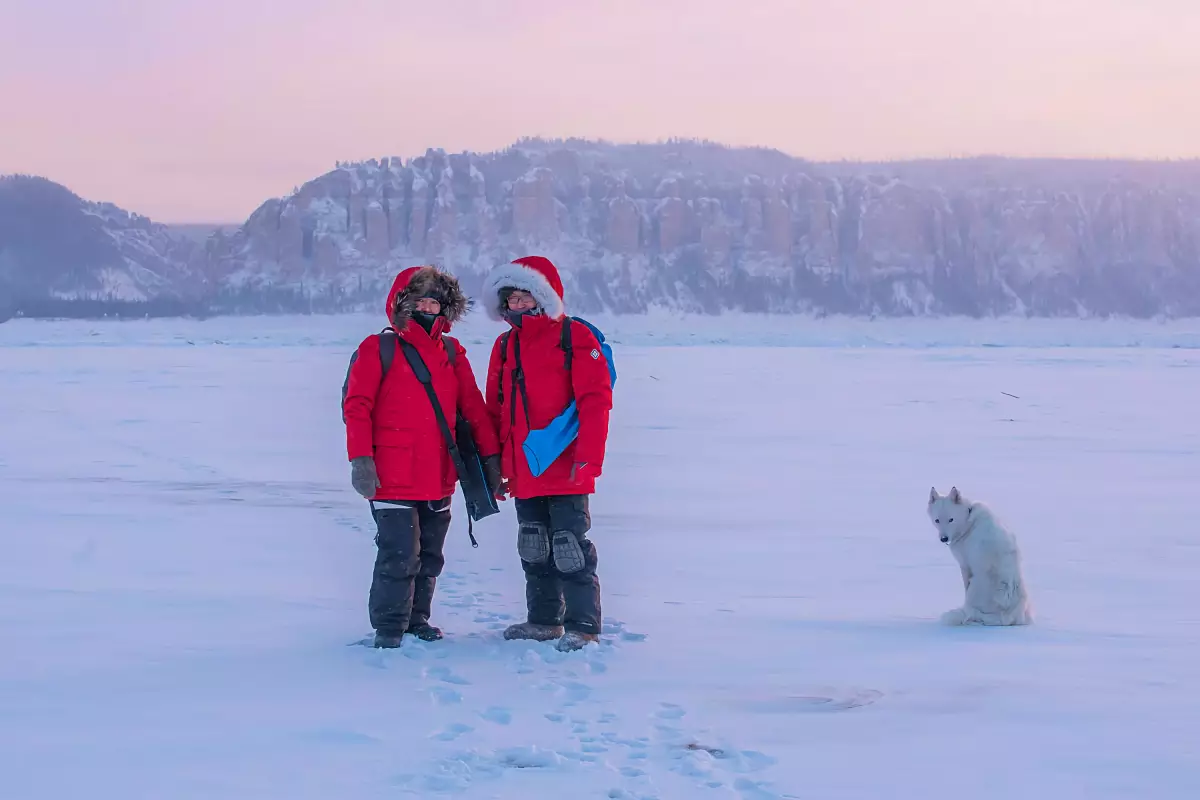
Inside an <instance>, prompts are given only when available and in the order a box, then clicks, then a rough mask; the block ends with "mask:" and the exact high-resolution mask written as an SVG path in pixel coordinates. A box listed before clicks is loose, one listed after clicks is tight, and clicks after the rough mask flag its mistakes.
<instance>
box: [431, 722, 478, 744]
mask: <svg viewBox="0 0 1200 800" xmlns="http://www.w3.org/2000/svg"><path fill="white" fill-rule="evenodd" d="M473 730H475V729H474V728H472V727H471V726H470V725H464V724H462V723H461V722H455V723H452V724H450V725H447V726H446V727H445V729H444V730H443V731H442V732H441V733H435V734H434V735H433V738H434V739H436V740H438V741H439V742H452V741H454V740H455V739H457V738H458V737H460V736H462V735H463V734H466V733H470V732H471V731H473Z"/></svg>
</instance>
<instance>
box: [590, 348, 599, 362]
mask: <svg viewBox="0 0 1200 800" xmlns="http://www.w3.org/2000/svg"><path fill="white" fill-rule="evenodd" d="M599 358H600V351H599V350H595V349H593V350H592V360H597V359H599Z"/></svg>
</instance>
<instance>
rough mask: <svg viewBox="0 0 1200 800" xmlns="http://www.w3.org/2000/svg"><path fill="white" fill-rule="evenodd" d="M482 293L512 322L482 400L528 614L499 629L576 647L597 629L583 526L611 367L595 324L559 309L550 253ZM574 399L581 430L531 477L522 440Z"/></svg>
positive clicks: (525, 262)
mask: <svg viewBox="0 0 1200 800" xmlns="http://www.w3.org/2000/svg"><path fill="white" fill-rule="evenodd" d="M482 294H483V300H482V302H484V303H486V308H487V310H488V313H489V315H490V316H491V317H492V318H493V319H496V320H504V321H506V322H507V323H508V325H509V326H510V330H508V331H506V332H505V333H503V334H501V336H500V337H499V338H498V339H497V340H496V344H495V346H494V347H493V348H492V355H491V361H490V364H489V366H488V377H487V405H488V411H489V412H490V413H491V416H492V419H493V420H494V422H495V424H496V428H497V430H498V431H499V434H500V443H501V466H500V468H501V472H502V474H503V477H504V478H505V479H506V480H507V491H509V492H511V494H512V496H513V498H514V500H515V504H516V510H517V526H518V533H517V553H518V555H519V556H520V558H521V566H522V568H523V569H524V572H525V602H526V607H527V610H528V618H527V621H526V622H523V623H520V624H517V625H513V626H511V627H509V628H508V629H507V630H506V631H505V633H504V636H505V638H507V639H535V640H538V641H546V640H549V639H555V638H557V639H558V640H559V641H558V648H559V649H560V650H576V649H579V648H581V647H583V646H585V645H587V644H588V643H590V642H595V641H598V639H599V634H600V580H599V578H598V577H597V576H596V564H597V557H596V546H595V544H594V543H592V542H591V541H590V540H589V539H588V537H587V533H588V531H589V530H590V529H591V513H590V510H589V499H590V496H591V495H592V494H594V493H595V490H596V479H597V478H598V477H600V474H601V472H602V468H603V465H604V452H605V446H606V443H607V439H608V417H609V412H610V411H611V409H612V387H611V385H610V382H609V380H610V379H609V373H608V364H607V363H606V361H605V359H604V354H603V352H602V351H601V349H600V343H599V342H598V341H597V340H596V336H595V335H594V334H593V333H592V331H591V330H590V329H589V328H588V327H587V326H586V325H584V324H582V323H580V322H576V321H574V320H571V319H570V318H568V317H566V316H565V313H564V311H565V306H564V302H563V287H562V281H561V280H560V279H559V275H558V270H557V268H555V266H554V264H553V263H551V261H550V260H549V259H547V258H543V257H542V256H528V257H526V258H519V259H517V260H516V261H513V262H512V263H510V264H504V265H501V266H498V267H496V268H495V269H493V270H492V271H491V273H489V275H488V276H487V278H486V279H485V281H484V288H483V293H482ZM568 325H569V326H571V327H570V330H569V331H564V326H568ZM564 333H568V334H569V336H565V335H564ZM568 341H569V349H564V348H565V347H566V346H567V342H568ZM568 352H569V354H570V357H569V358H568V357H567V355H568ZM572 399H574V400H575V404H576V408H577V409H578V411H579V435H578V436H577V437H576V439H575V441H573V442H572V443H571V444H570V445H568V446H567V448H566V450H565V451H564V452H563V454H562V455H561V456H559V458H558V459H556V460H555V461H554V463H553V464H551V465H550V466H549V467H547V468H546V470H545V472H543V473H542V474H540V475H538V476H536V477H535V476H534V475H533V473H532V472H531V471H530V469H529V464H528V462H527V461H526V460H525V454H524V452H523V451H522V449H521V446H522V444H524V442H525V437H526V436H527V435H528V433H529V431H531V430H537V429H539V428H543V427H545V426H546V425H548V424H549V423H550V422H551V421H552V420H553V419H554V418H555V417H557V416H558V415H559V414H561V413H562V411H563V410H564V409H565V408H566V407H567V406H568V405H569V404H570V402H571V400H572Z"/></svg>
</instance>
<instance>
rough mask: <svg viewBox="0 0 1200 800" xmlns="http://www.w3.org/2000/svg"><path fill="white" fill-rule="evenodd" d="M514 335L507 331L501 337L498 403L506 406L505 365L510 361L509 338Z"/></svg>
mask: <svg viewBox="0 0 1200 800" xmlns="http://www.w3.org/2000/svg"><path fill="white" fill-rule="evenodd" d="M511 335H512V331H511V330H507V331H505V332H504V333H502V334H501V335H500V380H499V381H497V385H498V388H497V391H496V402H498V403H499V404H500V405H504V364H505V363H506V362H507V361H508V337H509V336H511Z"/></svg>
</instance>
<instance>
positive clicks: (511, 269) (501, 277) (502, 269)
mask: <svg viewBox="0 0 1200 800" xmlns="http://www.w3.org/2000/svg"><path fill="white" fill-rule="evenodd" d="M545 263H546V264H548V265H549V269H554V265H553V264H550V262H549V261H546V262H545ZM506 286H507V287H511V288H513V289H522V290H524V291H526V292H529V293H530V294H531V295H533V299H534V300H536V301H537V304H538V305H539V306H541V308H542V311H543V312H544V313H545V314H546V316H548V317H550V319H556V320H557V319H562V317H563V315H564V314H565V313H566V306H565V305H564V304H563V299H562V297H560V296H559V294H558V292H557V291H555V289H554V286H553V285H552V284H551V283H550V281H549V280H547V279H546V276H545V275H543V274H542V273H541V272H539V271H538V270H536V269H534V268H533V267H530V266H526V265H525V264H522V263H519V262H518V261H514V262H512V263H510V264H502V265H500V266H498V267H495V268H494V269H492V271H491V272H489V273H488V275H487V278H485V279H484V281H483V291H482V294H483V296H484V297H485V298H487V305H486V306H485V308H486V309H487V313H488V316H489V317H491V318H492V319H493V320H495V321H497V322H499V321H500V320H502V319H504V309H503V308H501V306H500V290H501V289H503V288H505V287H506Z"/></svg>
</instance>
